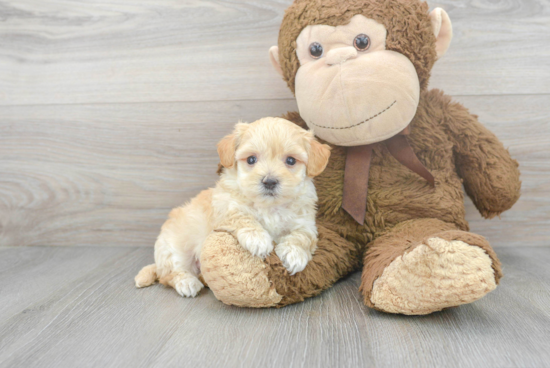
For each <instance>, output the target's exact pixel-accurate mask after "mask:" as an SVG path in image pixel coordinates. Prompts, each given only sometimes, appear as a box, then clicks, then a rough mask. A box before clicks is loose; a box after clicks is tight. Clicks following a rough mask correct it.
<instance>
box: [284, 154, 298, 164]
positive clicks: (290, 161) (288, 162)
mask: <svg viewBox="0 0 550 368" xmlns="http://www.w3.org/2000/svg"><path fill="white" fill-rule="evenodd" d="M286 164H287V165H288V166H294V165H296V159H295V158H294V157H290V156H289V157H287V158H286Z"/></svg>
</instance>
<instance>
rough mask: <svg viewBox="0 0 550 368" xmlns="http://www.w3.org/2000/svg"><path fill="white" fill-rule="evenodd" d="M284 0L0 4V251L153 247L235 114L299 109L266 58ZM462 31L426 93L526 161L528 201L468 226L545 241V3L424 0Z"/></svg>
mask: <svg viewBox="0 0 550 368" xmlns="http://www.w3.org/2000/svg"><path fill="white" fill-rule="evenodd" d="M289 3H290V0H280V1H268V0H253V1H244V0H243V1H237V0H231V1H198V0H187V1H178V2H175V1H171V0H134V1H123V0H113V1H109V2H97V1H95V0H78V1H75V0H10V1H0V245H2V246H5V245H97V246H113V245H128V246H152V245H153V243H154V239H155V237H156V235H157V233H158V230H159V227H160V225H161V224H162V222H163V220H164V218H165V217H166V215H167V212H168V210H169V209H170V208H171V207H173V206H176V205H178V204H181V203H182V202H184V201H185V200H186V199H189V198H190V197H191V196H193V195H194V194H196V193H197V192H198V191H199V190H200V189H202V188H204V187H207V186H209V185H212V184H213V183H214V181H215V179H216V175H215V169H216V164H217V156H216V151H215V143H216V142H217V141H218V140H219V139H220V138H221V137H222V136H223V135H224V134H226V133H227V132H229V131H230V129H231V127H232V125H233V124H234V123H236V122H237V121H238V120H239V119H243V120H245V121H252V120H255V119H257V118H260V117H263V116H277V115H280V114H281V113H283V112H285V111H287V110H294V109H296V104H295V102H294V100H293V98H292V95H291V94H290V92H289V91H288V90H287V87H286V85H285V83H284V82H283V81H282V80H280V78H279V77H278V75H277V74H276V73H275V72H273V71H272V69H271V65H270V63H269V60H268V57H267V49H268V48H269V46H271V45H274V44H276V41H277V33H278V27H279V24H280V21H281V19H282V15H283V13H284V9H285V8H286V7H287V6H288V5H289ZM429 4H430V7H432V8H433V7H435V6H441V7H443V8H444V9H446V10H447V12H448V13H449V15H450V17H451V19H452V21H453V25H454V30H455V38H454V41H453V44H452V45H451V49H450V50H449V52H448V54H447V55H446V56H445V57H444V58H443V59H442V60H441V61H439V62H438V64H437V65H436V66H435V68H434V71H433V77H432V81H431V87H434V88H441V89H443V90H445V91H446V92H447V93H448V94H451V95H454V96H455V97H456V99H457V100H459V101H461V102H463V103H464V104H465V105H466V106H468V107H469V108H470V109H471V111H472V112H474V113H476V114H478V115H479V116H480V120H481V121H482V122H484V123H485V124H486V126H487V127H489V128H490V129H492V130H493V131H494V132H495V133H496V134H497V135H498V136H499V137H500V138H501V139H502V140H503V141H504V143H505V145H506V146H507V147H509V149H510V152H511V153H512V154H513V155H514V156H515V157H516V158H517V159H518V160H519V161H520V164H521V169H522V180H523V196H522V198H521V199H520V201H519V202H518V203H517V205H516V206H515V207H514V208H513V209H512V210H511V211H508V212H507V213H505V214H504V215H503V216H502V218H501V219H496V220H492V221H485V220H482V219H481V218H480V216H479V215H478V214H477V212H476V210H475V208H474V207H473V206H472V205H471V202H469V201H467V207H468V219H469V220H470V221H471V225H472V229H473V230H474V231H476V232H479V233H481V234H483V235H486V236H487V237H488V238H489V239H490V240H491V241H492V242H493V244H495V246H518V245H519V246H521V245H548V241H549V238H550V47H549V46H548V45H550V2H549V1H547V0H470V1H456V0H445V1H438V2H435V1H430V2H429Z"/></svg>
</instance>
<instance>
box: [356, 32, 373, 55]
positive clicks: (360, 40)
mask: <svg viewBox="0 0 550 368" xmlns="http://www.w3.org/2000/svg"><path fill="white" fill-rule="evenodd" d="M353 46H355V48H356V49H357V50H359V51H366V50H368V48H369V47H370V38H369V36H367V35H366V34H360V35H357V36H356V37H355V39H354V40H353Z"/></svg>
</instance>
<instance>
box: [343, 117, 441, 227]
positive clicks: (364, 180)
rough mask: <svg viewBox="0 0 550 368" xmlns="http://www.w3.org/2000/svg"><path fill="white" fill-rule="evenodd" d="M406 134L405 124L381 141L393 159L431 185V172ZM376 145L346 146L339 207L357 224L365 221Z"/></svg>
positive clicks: (433, 181) (407, 132)
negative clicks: (399, 131) (373, 150)
mask: <svg viewBox="0 0 550 368" xmlns="http://www.w3.org/2000/svg"><path fill="white" fill-rule="evenodd" d="M409 133H410V129H409V127H407V128H405V129H404V130H403V131H402V132H401V133H399V134H398V135H395V136H393V137H391V138H390V139H388V140H386V141H384V143H385V144H386V147H387V148H388V151H390V153H391V154H392V156H393V157H395V159H396V160H397V161H399V162H400V163H401V164H403V165H404V166H406V167H407V168H409V169H410V170H412V171H414V172H415V173H417V174H418V175H420V176H421V177H423V178H424V179H426V180H427V181H428V182H429V183H430V185H431V186H432V187H434V186H435V180H434V177H433V175H432V174H431V173H430V172H429V171H428V169H427V168H426V167H425V166H424V165H423V164H422V162H420V160H419V159H418V157H417V156H416V154H415V153H414V151H413V149H412V148H411V146H410V144H409V141H408V140H407V137H406V136H407V135H408V134H409ZM376 144H378V143H372V144H367V145H364V146H355V147H348V149H347V156H346V168H345V171H344V195H343V198H342V208H343V209H344V210H346V212H347V213H349V214H350V215H351V217H353V218H354V219H355V221H357V222H358V223H359V224H361V225H362V224H363V223H364V222H365V214H366V212H367V191H368V187H369V169H370V162H371V159H372V149H373V147H374V145H376Z"/></svg>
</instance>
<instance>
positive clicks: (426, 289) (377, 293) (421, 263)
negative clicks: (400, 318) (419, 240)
mask: <svg viewBox="0 0 550 368" xmlns="http://www.w3.org/2000/svg"><path fill="white" fill-rule="evenodd" d="M424 243H426V244H420V245H419V246H417V247H415V248H414V249H413V250H412V251H411V252H409V253H406V254H404V255H402V256H399V257H397V258H396V259H395V260H394V261H393V262H392V263H391V264H390V265H389V266H388V267H386V269H385V270H384V272H383V273H382V276H380V277H379V278H378V279H377V280H376V281H375V282H374V285H373V290H372V294H371V302H372V303H373V304H374V307H375V308H376V309H379V310H382V311H384V312H388V313H400V314H409V315H420V314H429V313H432V312H436V311H440V310H442V309H444V308H448V307H454V306H458V305H461V304H466V303H471V302H473V301H475V300H478V299H480V298H481V297H483V296H484V295H485V294H487V293H488V292H490V291H492V290H494V289H495V288H496V282H495V274H494V270H493V268H492V260H491V258H490V257H489V256H488V255H487V253H485V251H484V250H483V249H481V248H480V247H477V246H472V245H469V244H466V243H465V242H463V241H460V240H451V241H447V240H444V239H441V238H437V237H434V238H429V239H427V240H426V241H424Z"/></svg>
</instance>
